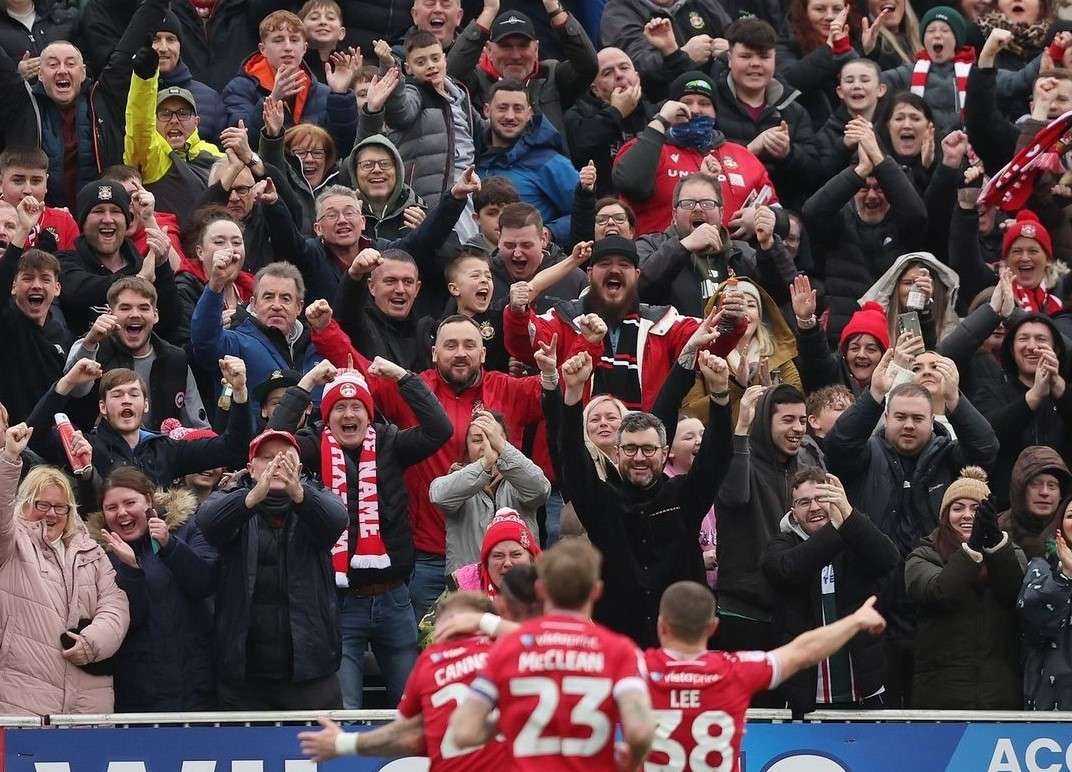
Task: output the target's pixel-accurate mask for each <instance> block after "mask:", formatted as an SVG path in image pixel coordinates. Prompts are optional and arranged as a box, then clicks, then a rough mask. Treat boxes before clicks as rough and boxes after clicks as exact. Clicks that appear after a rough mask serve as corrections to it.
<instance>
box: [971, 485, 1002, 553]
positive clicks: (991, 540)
mask: <svg viewBox="0 0 1072 772" xmlns="http://www.w3.org/2000/svg"><path fill="white" fill-rule="evenodd" d="M1001 539H1002V533H1001V528H1000V527H999V526H998V513H997V510H995V509H994V503H993V501H992V500H991V499H989V498H988V499H984V500H983V501H980V502H979V508H978V509H977V510H976V511H975V520H974V522H973V523H972V531H971V535H970V536H969V537H968V547H969V549H973V550H975V551H976V552H982V551H983V550H984V549H993V548H994V547H996V546H998V545H999V544H1001Z"/></svg>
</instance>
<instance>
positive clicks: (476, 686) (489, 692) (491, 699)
mask: <svg viewBox="0 0 1072 772" xmlns="http://www.w3.org/2000/svg"><path fill="white" fill-rule="evenodd" d="M469 693H470V694H473V695H476V696H477V697H479V698H480V699H482V700H484V701H486V702H487V703H488V704H489V705H491V706H493V707H494V706H495V705H498V704H499V690H498V689H496V688H495V684H493V683H491V682H490V681H488V680H487V679H486V678H477V679H475V680H474V681H473V682H472V683H471V684H469Z"/></svg>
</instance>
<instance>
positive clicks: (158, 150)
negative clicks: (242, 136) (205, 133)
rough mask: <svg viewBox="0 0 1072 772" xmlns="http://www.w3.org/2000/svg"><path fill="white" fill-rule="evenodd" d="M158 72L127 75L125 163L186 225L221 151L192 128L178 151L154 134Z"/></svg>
mask: <svg viewBox="0 0 1072 772" xmlns="http://www.w3.org/2000/svg"><path fill="white" fill-rule="evenodd" d="M158 82H159V71H157V73H155V74H154V75H153V77H151V78H148V79H146V78H142V77H139V76H138V74H137V73H134V74H132V75H131V76H130V91H129V92H128V94H127V110H126V129H125V131H124V136H123V163H125V164H128V165H130V166H133V167H134V168H136V169H137V170H138V171H139V172H141V179H142V182H143V183H144V185H145V187H146V189H147V190H148V191H149V192H150V193H152V194H153V195H154V196H155V197H156V206H157V208H158V209H160V210H161V211H163V212H172V213H174V214H175V215H176V216H177V217H178V218H179V220H180V221H181V222H185V221H186V220H187V218H188V217H189V215H190V213H191V212H193V210H194V209H195V208H196V206H197V203H198V201H199V200H200V198H201V196H202V195H203V194H204V192H205V189H206V188H208V175H209V170H210V169H211V168H212V165H213V164H214V163H216V161H218V160H219V159H220V158H223V151H222V150H220V149H219V148H218V147H216V146H215V145H213V144H211V143H209V142H206V141H205V140H203V139H201V136H200V134H199V133H198V131H197V130H196V129H195V130H194V132H193V134H191V135H190V138H189V139H188V140H187V141H186V145H185V147H183V148H182V149H181V150H172V149H171V145H169V144H168V141H167V140H166V139H165V138H164V135H163V134H161V133H160V132H159V131H157V129H156V102H157V94H158Z"/></svg>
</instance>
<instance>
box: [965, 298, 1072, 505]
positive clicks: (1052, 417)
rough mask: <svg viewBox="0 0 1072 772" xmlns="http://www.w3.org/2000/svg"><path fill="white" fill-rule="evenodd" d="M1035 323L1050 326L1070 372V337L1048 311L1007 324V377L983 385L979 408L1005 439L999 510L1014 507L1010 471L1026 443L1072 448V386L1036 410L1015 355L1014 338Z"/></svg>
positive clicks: (997, 485)
mask: <svg viewBox="0 0 1072 772" xmlns="http://www.w3.org/2000/svg"><path fill="white" fill-rule="evenodd" d="M1029 322H1031V323H1036V324H1043V325H1045V326H1046V327H1047V328H1048V329H1049V330H1050V333H1051V334H1052V336H1053V341H1054V345H1053V351H1054V354H1056V355H1057V359H1058V361H1059V362H1060V363H1061V371H1062V373H1063V374H1064V375H1065V377H1066V378H1067V377H1068V363H1067V361H1066V360H1065V355H1066V351H1065V343H1064V339H1063V338H1062V337H1061V334H1060V331H1059V330H1058V329H1057V327H1056V326H1055V325H1054V323H1053V322H1052V321H1051V320H1050V318H1049V317H1048V316H1046V315H1044V314H1024V315H1023V316H1022V317H1020V318H1019V319H1018V320H1016V321H1015V322H1012V323H1010V324H1009V325H1008V326H1007V328H1006V332H1005V342H1004V344H1002V349H1001V366H1002V370H1003V371H1004V380H1003V381H1002V382H993V383H986V384H983V385H982V387H981V388H980V389H979V391H978V393H977V395H976V402H977V404H978V406H979V412H981V413H982V414H983V415H984V416H986V419H987V420H988V421H989V422H990V424H991V425H992V426H993V427H994V433H995V434H996V435H997V438H998V440H999V441H1000V442H1001V452H1000V454H999V455H998V460H997V464H996V465H995V466H994V474H993V477H992V480H991V482H990V489H991V490H992V491H993V494H994V502H995V505H996V506H997V507H998V508H999V509H1002V508H1005V507H1008V506H1009V482H1010V475H1011V472H1012V468H1013V464H1014V463H1015V462H1016V459H1017V457H1018V456H1019V455H1020V453H1021V451H1023V449H1024V448H1026V447H1028V446H1029V445H1048V446H1049V447H1051V448H1054V449H1056V450H1057V451H1058V452H1059V453H1062V454H1063V453H1065V452H1066V451H1067V450H1068V447H1069V446H1068V439H1067V437H1068V433H1069V429H1070V428H1072V390H1070V389H1067V388H1066V389H1065V393H1064V395H1063V396H1062V397H1061V398H1060V399H1054V398H1053V397H1052V396H1047V397H1044V398H1043V400H1042V401H1041V402H1040V403H1039V406H1038V408H1037V409H1035V410H1032V409H1031V408H1030V407H1029V406H1028V404H1027V399H1026V395H1027V392H1028V387H1027V386H1026V385H1025V384H1024V383H1023V382H1022V381H1021V380H1020V375H1019V370H1018V368H1017V367H1016V361H1015V359H1014V358H1013V342H1014V340H1015V339H1016V331H1017V330H1019V329H1020V327H1022V326H1023V325H1024V324H1027V323H1029Z"/></svg>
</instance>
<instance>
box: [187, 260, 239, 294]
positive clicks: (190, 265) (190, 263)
mask: <svg viewBox="0 0 1072 772" xmlns="http://www.w3.org/2000/svg"><path fill="white" fill-rule="evenodd" d="M179 273H191V274H193V275H194V276H196V277H197V280H198V281H199V282H201V283H202V284H208V276H206V275H205V268H204V266H203V265H201V263H200V261H198V260H191V259H190V258H188V257H184V258H182V261H181V262H180V264H179ZM234 286H235V292H237V293H238V299H239V300H241V301H242V302H243V303H248V302H249V301H250V300H252V299H253V274H251V273H249V272H248V271H240V272H239V274H238V276H237V277H236V278H235V283H234Z"/></svg>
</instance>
